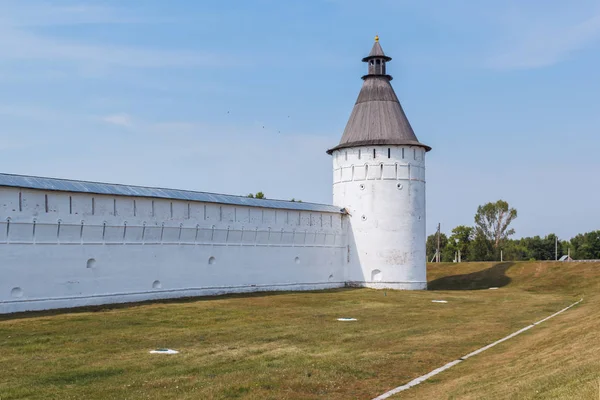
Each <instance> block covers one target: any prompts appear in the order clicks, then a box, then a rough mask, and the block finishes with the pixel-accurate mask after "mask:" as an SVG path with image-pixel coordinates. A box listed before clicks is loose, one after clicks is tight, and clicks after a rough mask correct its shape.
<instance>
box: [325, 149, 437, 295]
mask: <svg viewBox="0 0 600 400" xmlns="http://www.w3.org/2000/svg"><path fill="white" fill-rule="evenodd" d="M333 172H334V174H333V175H334V177H333V204H334V205H336V206H339V207H344V208H346V209H347V210H348V212H349V217H348V218H349V224H350V226H349V229H348V232H349V238H348V243H349V246H350V249H349V253H348V255H347V259H348V260H347V261H348V265H347V268H346V280H347V281H351V282H354V283H355V284H357V285H361V286H367V287H373V288H390V289H425V288H426V287H427V279H426V273H427V271H426V253H425V240H426V237H425V235H426V233H425V150H424V149H423V148H421V147H414V146H374V147H373V146H365V147H353V148H348V149H341V150H336V151H334V152H333Z"/></svg>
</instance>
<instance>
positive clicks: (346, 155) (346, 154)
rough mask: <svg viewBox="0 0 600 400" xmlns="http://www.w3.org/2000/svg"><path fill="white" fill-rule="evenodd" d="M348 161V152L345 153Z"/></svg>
mask: <svg viewBox="0 0 600 400" xmlns="http://www.w3.org/2000/svg"><path fill="white" fill-rule="evenodd" d="M345 157H346V161H348V152H346V153H345Z"/></svg>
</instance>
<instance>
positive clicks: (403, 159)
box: [402, 148, 404, 160]
mask: <svg viewBox="0 0 600 400" xmlns="http://www.w3.org/2000/svg"><path fill="white" fill-rule="evenodd" d="M402 159H403V160H404V148H402Z"/></svg>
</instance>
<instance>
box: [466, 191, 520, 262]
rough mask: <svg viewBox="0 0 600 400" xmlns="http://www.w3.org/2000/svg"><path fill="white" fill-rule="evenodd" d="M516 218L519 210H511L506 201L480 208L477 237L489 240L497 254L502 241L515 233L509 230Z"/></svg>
mask: <svg viewBox="0 0 600 400" xmlns="http://www.w3.org/2000/svg"><path fill="white" fill-rule="evenodd" d="M515 218H517V210H515V209H514V208H510V207H509V205H508V203H507V202H506V201H504V200H498V201H497V202H495V203H487V204H484V205H482V206H479V207H477V213H476V214H475V230H476V233H477V236H478V237H479V238H480V239H481V238H485V239H486V240H488V241H489V242H490V243H491V245H492V247H493V248H494V250H495V251H496V252H497V251H498V250H499V248H500V244H501V243H502V241H504V240H505V239H507V238H508V237H509V236H510V235H512V234H514V233H515V230H514V229H508V227H509V225H510V223H511V222H512V221H513V220H514V219H515Z"/></svg>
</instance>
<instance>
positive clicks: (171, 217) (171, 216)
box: [170, 202, 173, 218]
mask: <svg viewBox="0 0 600 400" xmlns="http://www.w3.org/2000/svg"><path fill="white" fill-rule="evenodd" d="M170 207H171V218H173V202H171V206H170Z"/></svg>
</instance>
